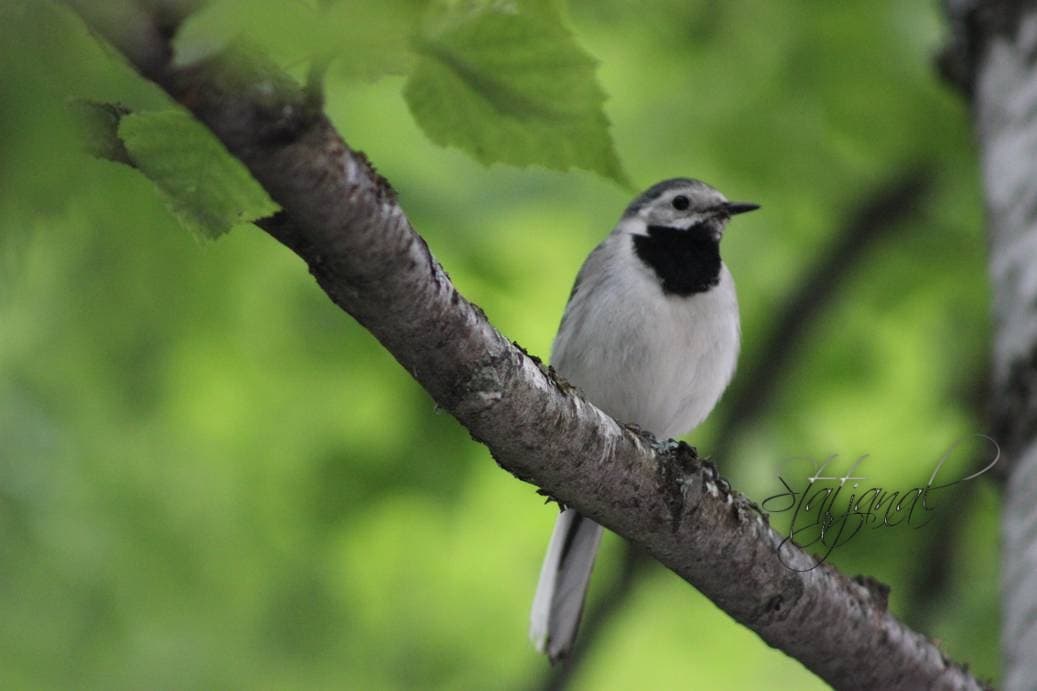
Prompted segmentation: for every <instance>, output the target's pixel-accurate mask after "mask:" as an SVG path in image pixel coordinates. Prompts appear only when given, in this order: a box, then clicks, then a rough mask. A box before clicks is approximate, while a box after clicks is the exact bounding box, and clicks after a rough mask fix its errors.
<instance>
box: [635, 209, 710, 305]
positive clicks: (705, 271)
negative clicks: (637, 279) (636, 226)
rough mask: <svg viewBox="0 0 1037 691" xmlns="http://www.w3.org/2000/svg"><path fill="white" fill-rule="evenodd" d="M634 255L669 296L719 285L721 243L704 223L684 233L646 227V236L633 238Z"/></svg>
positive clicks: (677, 229) (700, 290)
mask: <svg viewBox="0 0 1037 691" xmlns="http://www.w3.org/2000/svg"><path fill="white" fill-rule="evenodd" d="M634 252H636V253H637V256H638V257H639V258H640V259H641V261H643V262H644V263H645V264H646V265H647V266H648V267H649V268H650V269H652V270H653V271H654V272H655V275H656V276H658V277H659V280H660V281H661V282H662V288H663V292H664V293H667V294H669V295H679V296H682V297H688V296H689V295H694V294H695V293H704V292H706V291H707V290H709V289H710V288H713V287H714V286H716V284H717V283H719V282H720V266H721V264H720V240H719V239H718V238H717V235H716V233H715V232H714V231H713V229H712V228H711V227H709V225H707V224H704V223H702V224H698V225H694V226H692V227H690V228H688V229H687V230H682V229H680V228H668V227H666V226H648V235H635V236H634Z"/></svg>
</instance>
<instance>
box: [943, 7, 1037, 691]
mask: <svg viewBox="0 0 1037 691" xmlns="http://www.w3.org/2000/svg"><path fill="white" fill-rule="evenodd" d="M947 9H948V13H949V15H950V17H951V20H952V23H953V26H954V27H955V33H954V36H953V39H952V43H951V45H950V47H949V49H948V50H947V51H945V53H944V56H943V63H942V64H943V65H944V66H945V73H946V74H948V75H949V76H950V77H951V78H953V79H954V81H956V83H957V84H958V85H959V86H961V87H962V88H963V90H964V91H965V93H966V95H967V96H969V97H970V98H971V102H972V107H973V115H974V119H975V128H976V133H977V136H978V138H979V142H980V152H981V153H980V156H981V161H982V172H983V183H984V186H985V188H986V195H985V196H986V202H987V212H988V233H989V237H990V257H989V263H990V278H991V281H992V283H993V287H994V330H995V333H994V351H993V360H994V361H993V374H992V378H993V390H992V402H991V403H992V405H991V409H992V410H991V413H992V417H993V421H994V430H995V436H996V439H997V441H998V443H1000V444H1001V448H1002V451H1003V457H1004V459H1005V463H1004V464H1002V468H1001V471H1002V475H1003V477H1004V480H1005V483H1004V484H1005V488H1004V502H1003V508H1002V515H1001V536H1002V540H1001V550H1002V552H1001V573H1002V575H1001V597H1002V624H1001V645H1002V648H1003V655H1004V675H1003V680H1004V688H1005V689H1008V690H1009V691H1015V690H1019V691H1022V690H1023V689H1034V688H1037V659H1035V658H1034V655H1033V651H1034V650H1037V511H1034V506H1037V162H1035V159H1034V146H1035V142H1037V69H1035V68H1037V5H1035V4H1034V3H1033V2H1027V1H1024V0H997V1H994V2H990V1H988V2H979V1H978V0H950V1H949V2H948V3H947Z"/></svg>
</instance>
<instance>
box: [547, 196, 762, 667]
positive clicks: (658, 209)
mask: <svg viewBox="0 0 1037 691" xmlns="http://www.w3.org/2000/svg"><path fill="white" fill-rule="evenodd" d="M758 208H760V207H759V205H757V204H751V203H747V202H732V201H728V199H727V198H726V197H725V196H724V195H723V194H721V193H720V192H719V191H718V190H716V189H715V188H713V187H711V186H710V185H707V184H706V183H704V182H702V181H700V180H695V179H692V178H673V179H669V180H664V181H662V182H659V183H657V184H655V185H653V186H651V187H649V188H648V189H647V190H645V191H644V192H643V193H641V194H640V195H639V196H638V197H636V198H635V199H634V200H633V201H632V202H631V203H630V204H629V206H627V207H626V210H625V211H624V212H623V215H622V217H621V218H620V219H619V222H618V223H617V224H616V226H615V228H614V229H613V230H612V232H611V233H610V234H609V235H608V236H607V237H606V238H605V239H604V240H603V241H602V242H601V243H600V244H599V245H598V246H597V247H595V248H594V250H592V251H591V253H590V254H589V255H588V256H587V258H586V260H584V262H583V266H582V267H581V268H580V271H579V273H578V274H577V276H576V281H575V283H574V285H573V288H572V292H571V293H570V295H569V302H568V304H567V305H566V308H565V312H564V314H563V316H562V321H561V324H560V326H559V327H558V333H557V335H556V336H555V339H554V343H553V345H552V348H551V365H552V367H553V368H554V369H555V371H556V372H557V373H558V374H559V375H560V376H561V377H562V378H563V379H564V380H566V381H567V382H569V383H570V384H572V385H574V386H575V387H577V388H578V389H580V390H581V391H582V392H583V395H584V396H585V397H586V398H587V400H589V401H590V402H591V403H593V404H594V405H596V406H597V407H598V408H600V409H601V410H602V411H604V412H605V413H607V414H608V415H610V416H611V417H612V418H614V419H615V420H617V421H618V422H620V423H623V424H629V425H633V426H635V427H637V428H640V429H642V430H644V431H647V432H650V433H652V434H653V435H655V436H656V437H658V438H660V439H668V438H672V437H677V436H680V435H683V434H686V433H688V432H690V431H691V430H693V429H694V428H695V427H697V426H698V425H699V424H700V423H702V421H703V420H705V419H706V417H707V416H708V415H709V413H710V411H712V410H713V407H714V406H715V405H716V403H717V401H718V400H719V399H720V397H721V395H722V394H723V392H724V390H725V389H726V388H727V385H728V384H729V383H730V381H731V378H732V377H733V376H734V372H735V367H736V365H737V361H738V352H739V347H740V343H741V325H740V321H739V317H738V299H737V296H736V294H735V284H734V279H733V278H732V276H731V272H730V271H729V270H728V268H727V266H726V265H725V264H724V262H723V261H722V260H721V258H720V242H721V240H722V238H723V236H724V232H725V229H726V227H727V224H728V221H730V220H731V217H732V216H735V215H738V214H742V213H746V212H749V211H753V210H756V209H758ZM602 530H603V529H602V527H601V526H600V525H599V524H597V523H595V522H594V521H592V520H591V519H589V518H587V517H585V516H582V515H580V514H579V513H578V512H577V511H575V510H573V509H571V508H565V507H563V509H562V511H561V513H560V514H559V516H558V519H557V521H556V523H555V528H554V532H553V533H552V535H551V541H550V543H549V544H548V548H547V554H546V556H545V557H544V562H543V566H542V567H541V570H540V579H539V582H538V584H537V589H536V594H535V596H534V598H533V607H532V611H531V613H530V629H529V635H530V638H531V640H532V642H533V644H534V646H535V647H536V648H537V650H538V651H540V652H542V653H546V654H547V656H548V657H549V659H550V661H551V662H552V663H555V662H557V661H559V660H561V659H564V658H565V657H566V656H567V655H568V654H569V652H570V650H571V649H572V646H573V643H574V642H575V639H576V633H577V629H578V627H579V623H580V617H581V615H582V612H583V605H584V600H585V598H586V594H587V589H588V586H589V584H590V576H591V570H592V568H593V566H594V559H595V555H596V554H597V551H598V545H599V543H600V541H601V535H602Z"/></svg>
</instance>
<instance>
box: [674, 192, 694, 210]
mask: <svg viewBox="0 0 1037 691" xmlns="http://www.w3.org/2000/svg"><path fill="white" fill-rule="evenodd" d="M670 203H671V204H673V208H675V209H677V211H684V210H685V209H687V208H688V207H689V206H691V202H690V201H688V198H687V197H685V196H684V195H683V194H678V195H677V196H676V197H674V198H673V201H671V202H670Z"/></svg>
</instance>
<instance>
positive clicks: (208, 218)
mask: <svg viewBox="0 0 1037 691" xmlns="http://www.w3.org/2000/svg"><path fill="white" fill-rule="evenodd" d="M119 137H120V138H121V139H122V140H123V142H124V143H125V144H126V149H127V151H128V152H129V155H130V158H131V159H132V160H133V163H134V165H135V166H137V168H139V169H140V170H141V172H143V173H144V174H145V175H147V176H148V178H150V179H151V181H152V182H154V183H155V185H156V186H157V187H158V189H159V190H160V191H161V192H162V194H163V196H164V197H165V198H166V200H167V202H168V204H169V207H170V209H171V210H172V211H173V213H174V214H175V215H176V217H177V218H178V219H179V220H180V222H181V223H182V224H183V225H184V226H186V227H187V228H189V229H191V230H193V231H195V232H197V233H199V234H200V235H203V236H205V237H209V238H215V237H218V236H220V235H222V234H223V233H226V232H227V231H228V230H230V228H231V226H233V225H235V224H237V223H247V222H251V221H255V220H257V219H260V218H263V217H265V216H269V215H271V214H273V213H275V212H276V211H277V210H278V209H279V208H280V207H278V205H277V204H276V203H274V202H273V201H272V200H271V199H270V197H269V196H268V195H267V193H266V191H265V190H264V189H263V188H262V187H261V186H260V185H259V183H258V182H256V181H255V180H254V179H253V178H252V175H251V174H250V173H249V172H248V169H246V168H245V166H244V165H242V163H241V162H240V161H239V160H238V159H236V158H234V156H232V155H231V154H230V152H228V151H227V150H226V149H225V148H224V146H223V144H221V143H220V142H219V140H217V139H216V138H215V137H214V136H213V135H212V133H211V132H209V130H207V129H206V128H205V127H204V126H203V125H202V124H201V123H199V122H198V121H197V120H195V119H194V118H192V117H191V116H190V115H188V114H187V113H185V112H182V111H179V110H166V111H160V112H148V113H137V114H133V115H127V116H125V117H123V118H122V121H121V123H120V124H119Z"/></svg>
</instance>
